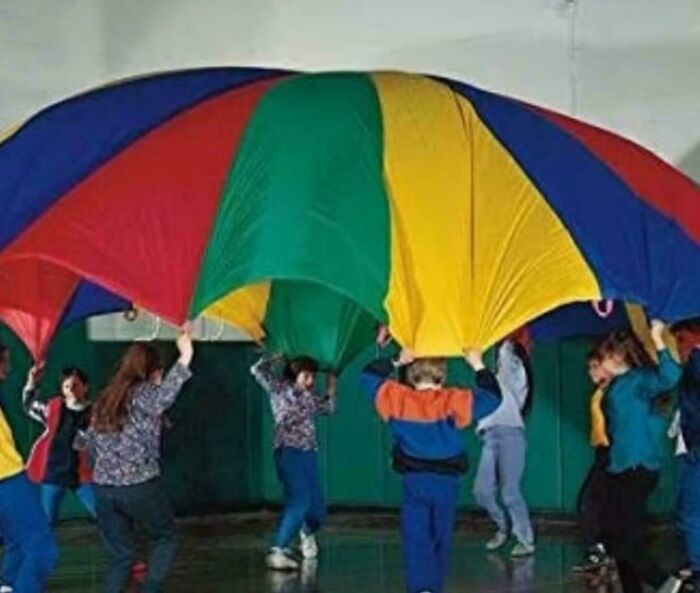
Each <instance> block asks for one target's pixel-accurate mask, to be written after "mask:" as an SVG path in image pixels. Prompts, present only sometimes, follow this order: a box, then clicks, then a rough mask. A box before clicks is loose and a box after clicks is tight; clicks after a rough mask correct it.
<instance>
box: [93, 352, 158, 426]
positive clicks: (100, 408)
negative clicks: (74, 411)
mask: <svg viewBox="0 0 700 593" xmlns="http://www.w3.org/2000/svg"><path fill="white" fill-rule="evenodd" d="M162 368H163V364H162V362H161V357H160V353H159V352H158V350H156V349H155V348H154V347H153V346H151V345H150V344H144V343H142V342H138V343H136V344H132V345H131V346H129V348H128V350H127V351H126V352H125V353H124V356H123V357H122V360H121V363H120V364H119V369H118V370H117V372H116V374H115V375H114V377H112V380H111V381H110V382H109V384H108V385H107V387H106V388H105V389H104V391H102V393H101V394H100V398H99V399H98V400H97V403H96V404H95V410H94V412H93V416H92V426H93V428H94V429H95V430H96V431H97V432H111V433H113V432H119V431H120V430H122V428H124V424H125V422H126V417H127V415H128V413H129V406H130V404H131V400H132V399H133V397H134V391H135V388H136V387H137V386H138V385H140V384H141V383H143V382H144V381H148V380H149V379H150V378H151V376H152V375H153V374H154V373H155V372H157V371H159V370H161V369H162Z"/></svg>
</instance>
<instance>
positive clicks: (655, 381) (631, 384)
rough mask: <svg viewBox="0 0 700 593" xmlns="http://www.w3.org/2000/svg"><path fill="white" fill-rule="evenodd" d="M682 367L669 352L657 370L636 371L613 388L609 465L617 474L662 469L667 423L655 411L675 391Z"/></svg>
mask: <svg viewBox="0 0 700 593" xmlns="http://www.w3.org/2000/svg"><path fill="white" fill-rule="evenodd" d="M681 372H682V369H681V366H680V365H679V364H678V363H677V362H676V361H675V360H674V359H673V358H672V357H671V355H670V354H669V352H668V350H663V351H661V352H660V353H659V366H658V368H657V369H634V370H632V371H629V372H628V373H626V374H624V375H622V376H620V377H618V378H617V379H615V381H613V383H612V384H611V385H610V387H609V389H608V392H607V395H606V400H607V407H606V410H607V417H608V433H609V435H610V439H611V446H610V466H609V467H608V471H610V472H611V473H614V474H618V473H622V472H624V471H627V470H628V469H634V468H637V467H644V468H646V469H648V470H650V471H658V470H659V469H660V468H661V458H662V452H663V451H662V447H663V444H662V443H663V442H664V436H663V435H664V431H665V424H666V422H665V421H664V419H663V418H662V417H661V416H660V415H659V414H658V413H657V412H656V411H655V410H654V406H655V404H656V400H657V399H658V397H659V396H660V395H661V394H662V393H663V392H665V391H669V390H671V389H673V388H674V387H675V386H676V385H677V384H678V382H679V381H680V378H681Z"/></svg>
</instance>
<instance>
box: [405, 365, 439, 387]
mask: <svg viewBox="0 0 700 593" xmlns="http://www.w3.org/2000/svg"><path fill="white" fill-rule="evenodd" d="M446 379H447V360H446V359H444V358H418V359H416V360H414V361H413V362H412V363H411V364H410V365H408V367H407V368H406V380H407V381H408V382H409V383H410V384H411V385H413V387H414V388H415V389H439V388H440V387H442V386H443V385H444V384H445V380H446Z"/></svg>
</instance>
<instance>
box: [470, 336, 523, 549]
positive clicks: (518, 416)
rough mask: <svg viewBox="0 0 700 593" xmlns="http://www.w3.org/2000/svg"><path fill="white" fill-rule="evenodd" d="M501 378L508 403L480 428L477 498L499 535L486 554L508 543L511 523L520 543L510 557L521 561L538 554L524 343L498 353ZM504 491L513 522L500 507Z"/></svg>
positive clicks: (507, 345) (509, 345)
mask: <svg viewBox="0 0 700 593" xmlns="http://www.w3.org/2000/svg"><path fill="white" fill-rule="evenodd" d="M496 378H497V380H498V384H499V386H500V389H501V393H502V394H503V400H502V401H501V405H500V406H499V407H498V409H497V410H496V411H495V412H494V413H493V414H490V415H489V416H487V417H485V418H482V419H481V420H480V421H479V424H478V425H477V428H476V432H477V434H478V435H480V436H481V438H482V439H483V442H484V446H483V449H482V452H481V461H480V462H479V469H478V471H477V474H476V480H475V483H474V497H475V498H476V500H477V502H478V503H479V505H480V506H481V507H483V508H484V509H485V510H486V511H487V512H488V514H489V516H490V517H491V519H492V520H493V521H494V523H496V526H497V527H498V531H497V532H496V534H495V535H494V536H493V538H491V539H490V540H489V541H488V542H487V543H486V549H487V550H489V551H495V550H497V549H499V548H501V547H502V546H503V545H504V544H505V543H506V542H507V541H508V532H509V530H508V519H510V524H511V526H512V530H513V535H514V536H515V539H516V544H515V546H514V547H513V550H512V551H511V556H512V557H514V558H520V557H524V556H530V555H532V554H534V552H535V543H534V535H533V532H532V524H531V523H530V515H529V513H528V510H527V504H526V502H525V499H524V498H523V495H522V492H521V490H520V481H521V479H522V476H523V472H524V471H525V452H526V449H527V441H526V436H525V422H524V420H523V415H524V412H525V411H527V410H528V409H529V407H530V405H531V401H532V371H531V368H530V360H529V355H528V352H527V350H526V349H525V347H524V346H523V345H522V344H521V343H520V342H517V341H515V340H513V339H508V340H505V341H504V342H503V343H502V344H501V346H500V347H499V348H498V354H497V373H496ZM499 487H500V491H501V498H502V500H503V504H504V506H505V507H506V510H507V511H508V518H506V515H505V513H504V512H503V510H502V509H501V507H500V506H499V504H498V500H497V496H498V490H499Z"/></svg>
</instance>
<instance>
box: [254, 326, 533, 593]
mask: <svg viewBox="0 0 700 593" xmlns="http://www.w3.org/2000/svg"><path fill="white" fill-rule="evenodd" d="M465 360H466V362H467V363H468V364H469V365H470V366H471V368H472V369H473V370H474V372H475V387H474V388H473V389H471V390H470V389H462V388H450V387H447V386H446V380H447V360H446V359H444V358H415V357H414V355H413V354H412V353H411V352H410V351H408V350H402V351H401V353H400V355H399V356H398V358H396V359H395V360H392V359H391V358H388V357H383V358H379V359H377V360H375V361H373V362H371V363H370V364H369V365H367V366H366V367H365V369H364V370H363V372H362V375H361V378H360V383H361V385H362V388H363V389H364V391H365V392H366V393H367V395H368V396H369V398H370V400H371V401H372V403H373V405H374V407H375V409H376V411H377V413H378V415H379V417H380V418H381V419H382V420H383V421H384V422H386V423H387V424H388V425H389V427H390V430H391V432H392V435H393V438H394V447H393V451H392V461H393V468H394V470H395V471H396V472H397V473H398V474H400V475H401V477H402V482H403V502H402V508H401V532H402V540H403V548H404V564H405V568H406V582H407V588H408V591H409V593H441V592H442V591H443V590H444V585H445V579H446V576H447V572H448V565H449V556H450V543H451V540H452V532H453V528H454V523H455V516H456V511H457V504H458V499H459V491H460V485H461V482H462V478H463V476H464V474H465V473H466V472H467V469H468V460H467V455H466V450H465V444H464V438H463V435H462V431H463V430H464V429H466V428H467V427H468V426H469V425H471V424H472V423H473V422H476V423H477V432H478V433H479V434H480V435H481V436H482V438H483V441H484V448H483V454H482V459H481V462H480V465H479V471H478V475H477V480H476V486H475V495H476V497H477V500H478V501H479V502H480V504H481V505H482V506H483V507H484V508H485V509H486V510H487V511H488V513H489V514H490V516H491V517H492V518H493V520H494V522H495V523H496V525H497V533H496V535H495V536H494V537H493V538H492V539H491V540H490V541H489V542H488V543H487V546H486V547H487V549H489V550H496V549H498V548H500V547H501V546H503V545H505V543H507V541H509V539H510V537H509V536H510V533H511V531H512V533H513V535H514V537H515V539H516V543H515V546H514V547H513V549H512V551H511V554H512V555H513V556H514V557H522V556H527V555H530V554H533V553H534V551H535V546H534V536H533V531H532V526H531V523H530V518H529V513H528V510H527V506H526V504H525V501H524V499H523V496H522V493H521V491H520V480H521V477H522V473H523V471H524V467H525V450H526V445H525V425H524V421H523V414H524V413H526V411H527V409H528V408H529V405H530V402H531V392H532V373H531V371H530V365H529V356H528V353H527V349H526V347H525V346H524V344H523V343H522V342H521V341H519V340H517V339H516V337H513V338H511V339H508V340H505V341H504V342H503V343H502V344H501V345H500V347H499V349H498V354H497V363H496V368H497V370H496V372H495V373H494V372H492V371H491V370H489V369H488V368H487V367H486V365H485V364H484V361H483V358H482V354H481V352H479V351H469V352H466V353H465ZM278 364H279V368H277V365H278ZM402 369H403V370H402ZM316 372H317V366H316V363H315V362H314V361H312V360H309V359H305V358H301V359H294V360H291V361H286V362H285V361H283V360H281V359H275V358H268V357H263V358H261V359H260V360H259V361H258V362H257V363H256V364H255V365H254V366H253V368H252V373H253V375H254V377H255V378H256V379H257V381H258V382H259V383H260V385H261V386H262V387H263V389H264V390H265V391H267V393H268V394H269V396H270V401H271V405H272V412H273V416H274V419H275V462H276V467H277V473H278V476H279V479H280V482H281V483H282V484H283V486H284V494H285V501H286V502H285V507H284V511H283V514H282V519H281V521H280V525H279V528H278V532H277V536H276V538H275V543H274V546H273V547H272V548H271V550H270V552H269V554H268V556H267V564H268V566H269V567H270V568H271V569H275V570H296V569H298V568H300V563H299V560H298V558H297V556H296V555H295V553H294V551H293V550H292V549H291V548H290V546H291V545H292V543H293V542H294V541H295V540H296V539H297V538H298V540H299V542H300V552H301V556H302V558H303V559H304V560H308V559H313V558H315V557H316V556H317V554H318V545H317V542H316V539H315V534H316V532H317V531H318V529H319V528H320V526H321V525H322V523H323V519H324V517H325V514H326V509H325V503H324V499H323V494H322V492H321V487H320V480H319V475H318V465H317V459H316V457H317V453H316V450H317V443H316V428H315V423H314V420H315V416H316V415H317V414H319V413H323V414H329V413H332V412H333V411H334V410H335V401H334V398H335V377H334V376H333V375H329V377H328V381H327V384H326V393H325V395H324V396H319V395H317V394H316V392H315V375H316ZM395 374H399V375H401V376H402V379H401V380H399V379H396V378H394V375H395ZM499 491H500V493H501V498H502V501H503V504H504V506H505V507H506V510H507V514H508V516H506V514H505V513H504V512H503V510H502V509H501V508H500V506H499V504H498V502H497V496H498V493H499Z"/></svg>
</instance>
